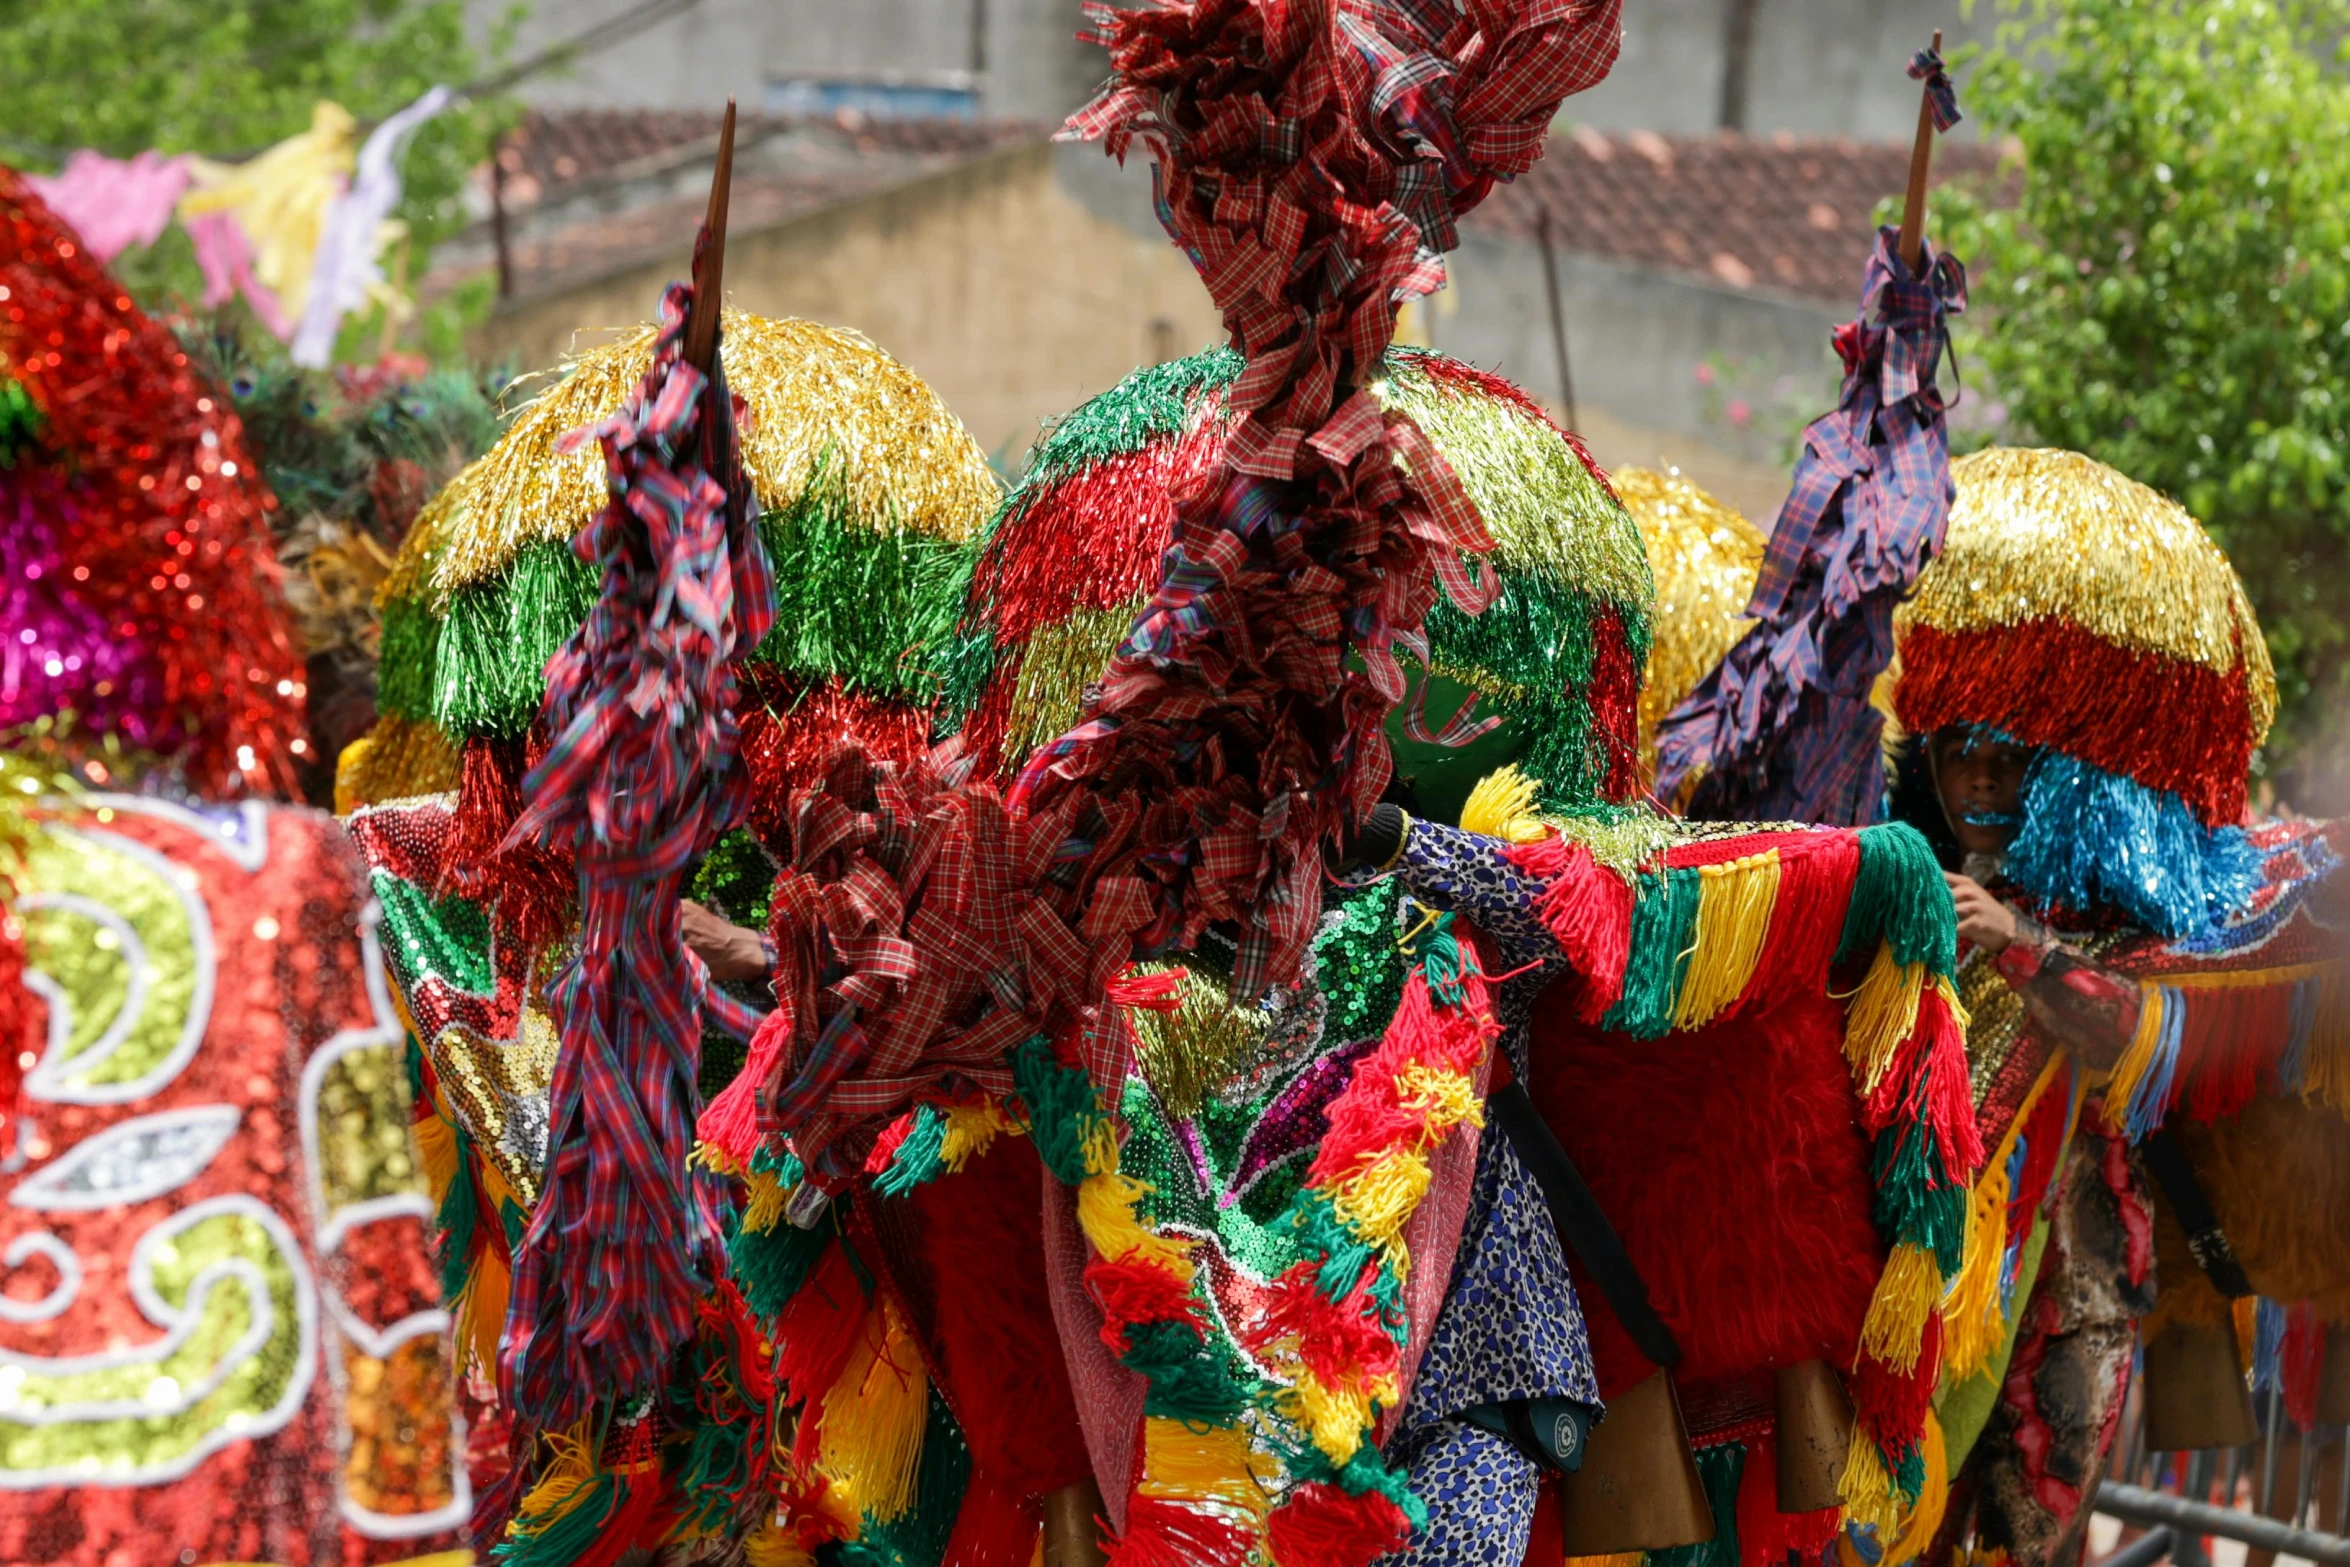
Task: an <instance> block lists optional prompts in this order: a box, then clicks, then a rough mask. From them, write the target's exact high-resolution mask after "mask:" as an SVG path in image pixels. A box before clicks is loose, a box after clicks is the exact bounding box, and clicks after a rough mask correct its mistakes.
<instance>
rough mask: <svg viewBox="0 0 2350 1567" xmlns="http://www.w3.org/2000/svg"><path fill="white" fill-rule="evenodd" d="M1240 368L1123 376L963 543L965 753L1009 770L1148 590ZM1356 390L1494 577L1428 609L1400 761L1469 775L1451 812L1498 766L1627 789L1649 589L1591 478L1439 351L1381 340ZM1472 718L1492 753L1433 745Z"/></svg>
mask: <svg viewBox="0 0 2350 1567" xmlns="http://www.w3.org/2000/svg"><path fill="white" fill-rule="evenodd" d="M1241 366H1242V360H1241V357H1240V355H1238V354H1237V353H1235V352H1233V351H1232V350H1230V349H1228V348H1220V349H1212V350H1209V351H1208V352H1206V353H1201V354H1195V355H1193V356H1192V357H1190V358H1188V359H1179V360H1175V361H1173V362H1171V363H1168V364H1162V365H1155V366H1153V367H1151V368H1149V369H1146V370H1138V371H1136V372H1135V373H1134V374H1132V375H1130V376H1128V377H1127V378H1126V379H1125V380H1123V381H1121V382H1119V383H1118V385H1117V386H1115V387H1113V388H1112V389H1111V390H1109V391H1108V392H1105V393H1103V394H1102V395H1101V396H1099V397H1097V398H1095V399H1094V400H1093V401H1091V402H1089V403H1087V404H1085V405H1084V406H1083V407H1081V408H1079V409H1077V410H1076V411H1075V412H1073V413H1071V414H1068V415H1067V416H1065V417H1064V418H1062V419H1060V420H1059V421H1057V422H1056V423H1055V424H1054V426H1053V428H1052V429H1051V430H1050V431H1048V432H1047V433H1046V435H1045V436H1044V438H1043V439H1042V440H1041V441H1039V442H1038V444H1037V447H1036V449H1035V451H1034V452H1033V453H1032V454H1031V457H1030V462H1029V469H1028V474H1027V477H1026V478H1025V479H1024V480H1023V481H1022V483H1021V485H1020V487H1019V488H1018V489H1017V490H1015V491H1014V492H1013V493H1012V495H1011V498H1010V499H1009V500H1008V501H1007V502H1006V503H1005V506H1004V509H1003V511H1002V513H1001V514H1000V515H999V516H998V518H997V519H996V522H995V525H994V527H993V528H992V529H991V530H990V531H989V534H988V538H987V542H986V544H985V545H984V546H983V547H982V549H981V552H980V560H979V565H978V568H977V570H976V571H975V572H974V574H973V578H972V592H971V602H970V606H969V608H968V610H967V611H966V614H965V622H964V629H963V636H962V642H961V645H960V646H959V647H958V648H957V652H956V659H955V662H954V666H953V678H952V680H951V683H950V686H949V695H950V702H951V705H952V706H953V707H955V708H956V709H959V710H960V711H962V712H964V713H965V714H967V715H968V716H967V718H966V719H965V721H964V725H963V730H962V733H963V738H964V743H965V744H966V745H967V746H968V747H969V748H970V749H971V751H972V753H973V754H974V756H975V757H976V758H977V759H978V762H979V765H980V766H982V767H984V768H989V769H994V768H998V767H1004V768H1013V767H1017V765H1018V764H1019V762H1020V761H1021V760H1022V759H1023V758H1025V757H1026V756H1027V754H1028V753H1029V751H1031V750H1032V749H1034V748H1035V747H1036V746H1037V745H1038V744H1040V743H1042V742H1044V741H1046V740H1050V739H1052V738H1053V737H1055V736H1057V735H1059V734H1061V733H1062V732H1064V731H1065V730H1067V729H1068V728H1070V727H1071V726H1072V725H1074V724H1075V723H1076V722H1077V721H1078V718H1079V716H1080V709H1081V705H1082V703H1081V699H1082V697H1083V694H1084V691H1085V688H1086V686H1087V685H1088V684H1089V683H1090V682H1092V681H1093V680H1094V679H1095V678H1096V677H1097V676H1098V675H1099V674H1100V672H1101V671H1102V670H1103V669H1104V668H1105V667H1106V666H1107V665H1108V663H1109V659H1110V655H1111V654H1112V653H1114V652H1115V651H1116V650H1117V648H1118V645H1119V643H1120V641H1121V640H1122V639H1123V638H1124V637H1125V635H1126V631H1127V628H1128V627H1129V626H1131V625H1132V624H1133V621H1134V618H1135V616H1136V615H1137V614H1138V613H1139V612H1140V610H1141V609H1142V607H1143V605H1144V604H1145V603H1146V602H1147V601H1148V596H1149V594H1150V592H1151V591H1152V589H1153V588H1154V587H1155V586H1156V584H1157V582H1158V578H1159V569H1160V562H1161V558H1162V556H1163V555H1164V554H1165V552H1166V549H1167V547H1168V545H1169V544H1170V543H1171V542H1172V541H1173V538H1174V535H1175V527H1176V506H1175V498H1174V497H1175V494H1176V492H1177V489H1178V487H1179V486H1180V485H1182V484H1183V483H1184V482H1185V481H1186V480H1187V479H1188V480H1192V481H1196V480H1197V479H1198V477H1199V476H1201V475H1204V474H1207V473H1210V472H1213V471H1214V470H1215V469H1216V467H1217V466H1218V465H1219V464H1221V463H1222V462H1223V461H1224V457H1225V447H1226V443H1227V441H1228V440H1229V438H1230V430H1231V424H1232V417H1233V415H1232V408H1231V401H1230V398H1231V388H1232V383H1233V381H1234V379H1235V378H1236V377H1237V376H1238V375H1239V374H1240V371H1241ZM1370 391H1371V393H1372V395H1373V396H1374V397H1375V398H1377V400H1378V402H1379V405H1380V406H1381V407H1382V408H1384V409H1388V410H1390V411H1392V412H1395V413H1400V414H1403V415H1406V416H1408V417H1409V418H1410V419H1411V420H1412V421H1413V422H1414V423H1415V424H1417V425H1418V426H1419V427H1420V428H1421V429H1422V430H1423V431H1425V432H1426V434H1427V437H1428V440H1429V442H1430V444H1431V445H1432V446H1433V447H1434V448H1435V449H1436V451H1437V453H1438V454H1439V455H1440V456H1441V457H1443V459H1444V460H1445V462H1446V463H1447V464H1449V465H1450V467H1451V468H1452V470H1453V471H1454V473H1456V474H1457V475H1458V476H1459V478H1460V481H1461V486H1462V488H1463V489H1464V490H1465V491H1466V492H1467V494H1468V497H1469V499H1470V501H1471V503H1472V504H1474V505H1475V507H1476V509H1477V514H1478V516H1479V517H1480V518H1482V519H1483V521H1484V523H1485V526H1486V529H1487V531H1488V532H1489V533H1490V534H1491V536H1492V538H1493V541H1494V548H1493V551H1492V553H1491V555H1490V556H1488V557H1487V559H1488V561H1489V563H1490V565H1491V567H1492V568H1493V572H1494V576H1495V578H1496V580H1497V585H1498V591H1497V593H1496V596H1495V597H1494V600H1493V602H1492V603H1491V604H1489V605H1487V606H1486V608H1485V609H1484V611H1483V612H1482V613H1481V614H1478V615H1475V616H1470V615H1465V614H1463V613H1461V612H1460V611H1459V610H1457V609H1455V608H1453V607H1452V606H1451V605H1449V604H1440V605H1438V606H1437V607H1436V608H1435V609H1433V610H1432V611H1431V612H1430V614H1429V618H1428V626H1427V638H1428V651H1427V658H1426V660H1425V663H1424V665H1423V666H1422V667H1423V668H1424V670H1425V671H1426V672H1427V673H1428V674H1432V675H1434V676H1436V677H1438V682H1439V683H1440V686H1441V688H1442V689H1441V690H1439V691H1437V692H1431V690H1430V683H1429V682H1428V681H1426V680H1425V679H1422V680H1421V681H1419V682H1418V683H1417V685H1418V689H1417V690H1416V692H1415V695H1414V698H1413V700H1412V702H1411V704H1409V705H1408V706H1407V709H1406V712H1405V716H1404V720H1403V722H1402V723H1401V724H1399V725H1396V726H1393V728H1394V729H1395V730H1396V731H1398V732H1394V733H1391V735H1390V739H1391V742H1394V743H1395V744H1396V745H1397V749H1398V751H1399V758H1398V763H1397V765H1398V768H1399V769H1400V770H1401V771H1402V772H1404V773H1405V774H1406V775H1407V776H1409V775H1411V774H1412V773H1414V771H1415V770H1416V767H1417V766H1418V765H1421V764H1426V765H1430V766H1434V765H1437V764H1443V765H1446V766H1448V767H1450V768H1451V769H1452V770H1454V771H1457V772H1461V773H1463V774H1465V778H1464V781H1463V782H1462V784H1461V786H1460V788H1459V789H1458V790H1457V791H1448V792H1447V794H1446V801H1447V803H1449V805H1450V806H1451V809H1449V810H1448V809H1444V808H1442V806H1440V805H1437V804H1434V803H1433V802H1431V803H1430V805H1429V808H1430V810H1432V811H1433V812H1434V813H1435V814H1437V815H1439V816H1440V817H1442V818H1443V819H1446V820H1451V819H1454V818H1455V817H1457V814H1458V806H1459V797H1460V796H1462V795H1465V793H1466V790H1467V784H1468V782H1469V781H1473V780H1474V778H1475V777H1476V776H1477V775H1478V773H1479V772H1481V771H1490V770H1491V769H1492V768H1493V767H1496V766H1499V765H1501V764H1502V763H1503V762H1507V761H1511V760H1516V761H1518V762H1519V763H1520V765H1521V766H1523V767H1524V768H1525V770H1526V771H1527V773H1528V774H1529V775H1530V776H1533V777H1535V778H1539V779H1541V780H1542V781H1543V784H1544V786H1545V788H1546V789H1547V790H1548V791H1549V796H1550V801H1549V803H1552V804H1556V805H1559V806H1562V807H1564V806H1571V805H1580V804H1584V803H1588V802H1594V801H1604V802H1611V803H1622V802H1624V801H1626V800H1628V799H1629V798H1631V796H1632V795H1633V794H1634V793H1635V792H1636V771H1637V770H1636V768H1635V766H1634V763H1633V739H1632V735H1633V708H1634V703H1635V700H1636V691H1637V687H1638V671H1639V668H1640V665H1641V662H1642V660H1643V659H1645V658H1646V657H1648V654H1649V604H1650V600H1651V598H1652V594H1653V589H1652V586H1651V584H1650V581H1649V573H1648V571H1647V564H1646V562H1645V560H1644V559H1643V558H1642V555H1641V551H1640V539H1639V536H1638V535H1637V533H1636V532H1635V531H1634V529H1633V527H1632V525H1631V520H1630V519H1629V518H1628V517H1627V516H1626V515H1625V512H1624V508H1623V506H1622V505H1621V504H1619V503H1618V501H1617V499H1616V496H1615V493H1614V492H1613V491H1612V490H1611V489H1610V488H1609V487H1608V481H1607V479H1606V477H1605V476H1604V475H1602V474H1601V473H1600V472H1599V470H1598V469H1597V467H1596V466H1595V465H1594V464H1593V463H1592V461H1591V458H1590V454H1589V453H1588V452H1586V451H1584V449H1583V447H1582V445H1581V443H1579V442H1578V441H1577V440H1576V439H1575V437H1574V436H1573V435H1571V434H1569V433H1568V432H1566V431H1564V430H1562V429H1560V428H1559V427H1558V426H1557V425H1556V424H1554V423H1553V422H1552V421H1551V419H1550V416H1549V415H1548V414H1546V413H1544V412H1543V411H1542V409H1541V407H1540V406H1539V405H1538V404H1537V403H1535V402H1534V400H1533V399H1532V398H1530V397H1528V396H1527V395H1526V394H1525V393H1524V392H1523V391H1521V390H1519V389H1518V388H1517V387H1516V386H1514V385H1512V384H1511V383H1509V382H1508V381H1505V380H1503V379H1502V378H1501V377H1499V376H1496V375H1492V374H1490V373H1488V372H1485V371H1482V370H1478V369H1475V368H1473V367H1471V366H1469V365H1466V364H1463V363H1462V362H1460V361H1459V360H1457V359H1448V358H1445V357H1444V356H1442V355H1440V354H1433V353H1427V352H1423V351H1419V350H1412V349H1395V350H1393V351H1391V352H1390V353H1389V355H1388V358H1387V361H1386V364H1385V365H1384V367H1383V369H1382V372H1381V374H1380V375H1379V376H1378V377H1377V378H1375V379H1374V380H1373V381H1372V382H1371V383H1370ZM1472 693H1473V694H1474V697H1475V705H1474V707H1471V706H1468V705H1464V700H1463V699H1464V698H1466V697H1468V696H1470V694H1472ZM1432 699H1433V701H1434V703H1435V704H1436V706H1437V708H1438V712H1437V714H1436V715H1435V716H1431V715H1430V713H1429V710H1428V709H1429V706H1430V703H1431V700H1432ZM1480 718H1482V719H1484V720H1485V721H1486V722H1488V723H1491V724H1497V725H1499V726H1500V729H1501V731H1502V732H1501V733H1500V734H1498V735H1497V737H1496V738H1497V740H1498V742H1499V743H1498V744H1496V743H1493V742H1482V743H1480V742H1478V741H1477V740H1475V739H1474V738H1472V739H1471V742H1470V744H1469V745H1468V746H1467V747H1466V748H1465V749H1466V750H1467V752H1468V754H1469V756H1470V757H1471V758H1472V759H1473V760H1472V761H1471V763H1470V764H1469V765H1466V766H1464V765H1462V764H1461V762H1460V759H1459V757H1458V755H1457V754H1455V755H1446V754H1445V753H1444V752H1443V751H1440V750H1439V749H1438V741H1439V740H1440V739H1442V740H1445V741H1453V742H1458V741H1460V740H1461V739H1462V737H1463V736H1472V737H1473V736H1474V731H1475V728H1476V722H1477V720H1478V719H1480ZM1440 730H1449V731H1451V732H1450V733H1449V734H1443V733H1440ZM1422 792H1423V794H1425V793H1428V792H1432V791H1426V790H1423V791H1422Z"/></svg>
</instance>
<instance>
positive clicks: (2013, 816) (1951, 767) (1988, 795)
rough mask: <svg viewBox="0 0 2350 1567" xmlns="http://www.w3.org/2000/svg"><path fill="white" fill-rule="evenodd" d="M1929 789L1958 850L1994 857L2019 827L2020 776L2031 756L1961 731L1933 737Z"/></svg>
mask: <svg viewBox="0 0 2350 1567" xmlns="http://www.w3.org/2000/svg"><path fill="white" fill-rule="evenodd" d="M1927 743H1928V744H1929V745H1931V746H1932V747H1933V759H1934V785H1935V788H1936V789H1937V790H1939V791H1940V793H1941V796H1942V810H1943V813H1944V814H1945V815H1947V816H1948V817H1949V818H1950V830H1951V832H1952V833H1953V834H1955V835H1956V836H1957V838H1958V846H1959V847H1960V848H1962V849H1964V850H1965V851H1966V852H1967V853H1969V854H1999V853H2003V852H2004V851H2005V850H2006V848H2007V846H2008V845H2009V844H2011V843H2013V842H2014V841H2015V835H2016V833H2017V831H2018V830H2019V829H2020V828H2021V827H2022V826H2023V819H2022V816H2021V814H2020V810H2021V804H2020V802H2021V798H2022V795H2023V789H2024V774H2025V773H2026V772H2028V771H2030V769H2031V765H2032V750H2031V747H2029V746H2021V745H2015V744H2012V743H2010V742H2008V741H2005V740H1997V739H1993V738H1991V737H1990V736H1988V735H1986V734H1984V733H1983V732H1982V731H1981V730H1978V729H1974V728H1972V727H1970V726H1967V725H1963V724H1962V725H1953V726H1951V727H1949V728H1945V729H1937V730H1936V731H1934V736H1933V738H1932V739H1931V740H1930V741H1928V742H1927Z"/></svg>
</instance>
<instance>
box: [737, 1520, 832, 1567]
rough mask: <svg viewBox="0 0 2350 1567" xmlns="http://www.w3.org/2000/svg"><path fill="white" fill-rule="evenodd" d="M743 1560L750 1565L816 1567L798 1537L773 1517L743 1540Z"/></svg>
mask: <svg viewBox="0 0 2350 1567" xmlns="http://www.w3.org/2000/svg"><path fill="white" fill-rule="evenodd" d="M743 1560H744V1561H746V1562H748V1563H749V1564H750V1567H816V1558H815V1557H813V1556H810V1555H809V1554H808V1553H807V1551H806V1550H805V1549H804V1548H802V1546H801V1545H800V1541H799V1537H798V1536H797V1535H795V1534H793V1533H792V1532H791V1531H790V1530H788V1529H786V1528H784V1526H783V1524H782V1522H781V1520H779V1519H774V1518H770V1519H768V1520H767V1521H766V1522H765V1523H763V1524H761V1525H760V1526H759V1527H758V1528H757V1529H755V1530H753V1531H752V1532H751V1535H750V1537H749V1538H748V1539H746V1540H744V1541H743Z"/></svg>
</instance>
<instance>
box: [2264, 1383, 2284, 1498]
mask: <svg viewBox="0 0 2350 1567" xmlns="http://www.w3.org/2000/svg"><path fill="white" fill-rule="evenodd" d="M2284 1420H2285V1400H2284V1396H2283V1395H2282V1394H2281V1393H2279V1392H2278V1391H2277V1390H2276V1389H2275V1388H2270V1389H2269V1390H2268V1421H2267V1426H2268V1430H2267V1432H2266V1434H2264V1435H2263V1436H2262V1438H2261V1442H2260V1448H2261V1452H2260V1510H2261V1511H2262V1512H2264V1513H2265V1512H2267V1511H2268V1509H2269V1504H2270V1503H2272V1502H2274V1501H2275V1500H2276V1499H2277V1429H2278V1427H2280V1426H2282V1425H2283V1424H2284Z"/></svg>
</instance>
